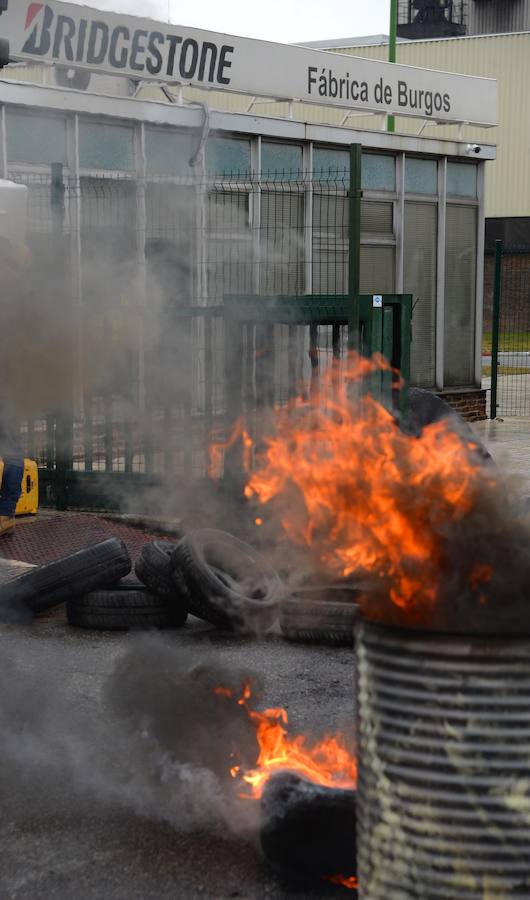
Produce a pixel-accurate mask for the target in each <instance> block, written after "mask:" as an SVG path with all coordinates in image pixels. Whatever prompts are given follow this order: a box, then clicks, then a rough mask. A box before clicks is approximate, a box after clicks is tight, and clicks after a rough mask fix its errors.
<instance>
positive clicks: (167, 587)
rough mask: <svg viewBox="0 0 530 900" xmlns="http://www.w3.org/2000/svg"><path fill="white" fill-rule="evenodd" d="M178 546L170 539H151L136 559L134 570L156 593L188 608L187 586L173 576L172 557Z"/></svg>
mask: <svg viewBox="0 0 530 900" xmlns="http://www.w3.org/2000/svg"><path fill="white" fill-rule="evenodd" d="M176 546H177V545H176V544H171V543H169V542H168V541H151V543H149V544H146V545H145V547H144V548H143V550H142V552H141V554H140V556H139V557H138V559H137V560H136V564H135V566H134V571H135V573H136V575H137V577H138V578H139V579H140V581H141V582H142V583H143V584H145V585H146V587H148V588H149V589H150V590H152V591H154V593H155V594H158V595H159V596H160V597H164V598H165V599H167V600H171V601H174V602H175V603H177V604H181V605H182V606H183V608H186V605H187V599H188V597H187V591H186V586H185V584H184V582H182V581H180V582H179V581H178V580H176V579H175V578H174V576H173V566H172V563H171V558H172V555H173V552H174V550H175V548H176Z"/></svg>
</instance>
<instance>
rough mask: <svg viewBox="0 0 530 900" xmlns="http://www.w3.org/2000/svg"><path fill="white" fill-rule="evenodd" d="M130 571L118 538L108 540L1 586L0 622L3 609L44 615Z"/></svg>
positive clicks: (114, 580)
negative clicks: (46, 611) (45, 612)
mask: <svg viewBox="0 0 530 900" xmlns="http://www.w3.org/2000/svg"><path fill="white" fill-rule="evenodd" d="M130 571H131V560H130V558H129V553H128V551H127V548H126V546H125V544H124V543H123V541H121V540H119V539H118V538H109V540H106V541H102V542H101V543H99V544H94V545H93V546H92V547H87V548H86V549H84V550H79V551H78V553H73V554H71V555H70V556H65V557H63V558H62V559H58V560H55V562H51V563H47V564H46V565H44V566H38V567H37V568H35V569H33V571H31V572H28V573H26V574H25V575H21V576H20V578H16V579H15V580H14V581H11V582H9V583H8V584H4V585H0V618H2V611H3V610H4V609H9V610H11V611H14V610H19V611H20V612H21V613H23V612H24V611H27V610H30V611H31V612H32V613H34V614H38V613H40V612H44V611H45V610H47V609H52V608H53V607H54V606H58V605H59V604H60V603H64V602H65V601H67V600H70V599H72V598H73V597H76V596H79V595H80V594H86V593H88V592H89V591H92V590H95V589H97V588H98V587H101V586H104V585H108V584H113V583H116V582H118V581H119V580H120V579H121V578H123V577H124V576H125V575H127V574H128V573H129V572H130Z"/></svg>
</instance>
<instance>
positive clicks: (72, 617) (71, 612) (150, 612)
mask: <svg viewBox="0 0 530 900" xmlns="http://www.w3.org/2000/svg"><path fill="white" fill-rule="evenodd" d="M66 611H67V616H68V622H69V623H70V625H74V626H75V627H77V628H92V629H95V630H98V631H127V630H131V629H145V628H178V627H179V626H181V625H183V624H184V622H185V621H186V618H187V613H186V611H183V610H175V609H174V607H173V606H172V605H170V604H168V603H167V602H165V601H164V600H162V599H161V598H160V597H159V596H157V595H156V594H152V593H151V592H150V591H149V590H147V588H145V587H144V586H143V585H141V584H140V583H139V582H138V583H136V584H135V583H131V581H130V580H129V579H124V580H123V581H122V582H121V584H119V585H118V586H117V587H115V588H112V589H107V590H99V591H91V592H90V593H88V594H86V595H85V596H84V597H78V598H76V599H75V600H71V601H70V602H69V603H68V604H67V607H66Z"/></svg>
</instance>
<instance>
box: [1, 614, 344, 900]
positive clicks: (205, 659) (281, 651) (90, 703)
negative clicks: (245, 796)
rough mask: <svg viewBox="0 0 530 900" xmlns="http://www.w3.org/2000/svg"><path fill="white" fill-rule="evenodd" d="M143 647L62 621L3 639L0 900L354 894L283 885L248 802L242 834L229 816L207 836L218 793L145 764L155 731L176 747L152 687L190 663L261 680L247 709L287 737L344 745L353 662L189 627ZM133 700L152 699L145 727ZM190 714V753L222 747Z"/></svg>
mask: <svg viewBox="0 0 530 900" xmlns="http://www.w3.org/2000/svg"><path fill="white" fill-rule="evenodd" d="M153 640H154V643H152V642H150V641H149V640H148V652H147V656H146V655H145V653H144V655H143V656H142V653H143V651H142V650H141V646H143V645H138V644H137V643H136V639H135V638H132V637H129V636H127V635H123V634H109V633H98V632H91V631H86V632H84V631H80V630H75V629H72V628H70V627H69V626H68V625H67V624H66V622H65V621H64V617H63V616H58V617H55V619H54V620H53V621H48V622H37V623H36V624H34V625H33V626H31V627H29V626H24V627H19V626H7V625H0V681H1V682H2V683H1V684H0V692H1V693H0V809H1V813H0V848H1V852H0V898H1V900H166V898H167V900H169V898H171V900H175V898H179V900H192V898H203V897H204V898H223V900H224V898H245V900H254V898H255V900H258V898H271V900H280V898H288V897H301V898H306V897H307V898H316V897H328V896H329V897H340V896H350V897H351V896H354V894H352V892H351V891H346V890H344V889H342V888H336V887H331V886H330V887H329V888H328V887H327V885H325V884H322V885H321V886H317V887H315V889H314V890H313V889H311V890H309V889H307V888H301V889H294V888H293V887H292V886H288V885H285V884H283V883H282V882H281V881H280V880H279V879H278V878H277V877H276V876H275V875H274V873H273V872H271V871H270V870H269V869H268V868H267V866H266V864H265V862H264V860H263V858H262V856H261V853H260V849H259V838H258V829H257V828H256V827H255V824H254V825H253V824H252V823H255V822H257V821H259V810H258V808H257V807H256V806H255V805H253V804H254V801H241V803H242V804H249V803H250V804H251V805H253V812H252V813H249V812H248V807H247V811H246V812H244V813H243V816H244V818H245V822H246V818H249V819H250V822H251V824H250V825H249V824H248V823H246V824H245V826H243V825H242V824H241V823H240V822H239V820H238V818H237V815H236V816H235V822H232V821H231V817H232V814H230V815H228V814H227V816H226V821H221V823H219V821H217V819H216V817H217V816H218V814H219V803H218V802H217V801H215V802H214V795H215V785H214V784H213V783H212V784H209V783H208V780H207V779H206V783H203V781H201V778H200V777H199V778H198V780H194V779H196V776H195V775H194V774H193V773H191V775H190V773H189V772H188V770H186V769H185V768H183V769H182V770H181V769H179V770H178V771H175V769H174V767H172V766H171V765H170V764H169V763H168V765H167V766H166V761H164V760H162V762H161V760H160V759H158V758H157V759H156V760H155V759H154V758H153V751H152V745H151V744H149V740H150V737H149V736H150V733H151V732H152V731H153V732H156V731H157V729H158V730H159V732H160V734H162V733H164V730H167V729H168V728H169V730H171V728H176V729H177V731H176V732H175V733H176V734H179V735H180V737H182V735H184V738H186V737H187V734H188V732H187V729H188V723H187V722H186V716H183V715H182V709H179V703H178V701H177V702H175V703H172V702H169V703H168V702H167V696H166V695H165V687H166V686H167V684H168V683H169V681H171V679H172V678H173V677H174V675H172V674H171V671H170V670H171V669H172V667H174V666H177V668H178V666H179V665H181V666H182V667H184V668H186V667H188V666H189V665H190V664H202V665H204V666H206V667H210V666H216V667H218V668H219V670H220V671H222V672H224V673H225V677H227V678H230V677H231V676H230V673H232V672H233V671H235V670H236V669H245V670H250V671H252V672H256V673H258V674H259V676H260V678H261V679H262V680H263V697H262V699H261V701H260V708H263V707H265V706H270V705H273V706H278V705H281V706H284V707H285V708H286V709H287V710H288V713H289V717H290V720H291V732H292V733H299V732H303V733H306V734H308V735H315V736H316V735H321V734H322V733H323V732H325V731H328V732H335V731H337V730H344V731H346V732H349V733H350V734H351V733H352V729H353V716H354V701H353V654H352V651H351V650H350V649H347V648H341V649H335V648H326V647H316V646H314V647H310V646H304V645H296V644H289V643H287V642H284V641H283V640H282V639H281V638H280V637H271V638H269V639H265V640H261V641H250V640H246V639H241V638H238V637H235V636H234V635H230V634H225V633H221V632H219V631H216V630H215V629H213V628H211V627H210V626H208V625H205V624H204V623H201V622H199V621H198V620H196V619H190V620H189V621H188V623H187V624H186V626H185V627H184V628H182V629H180V630H178V631H172V632H164V633H163V634H161V635H160V636H159V637H157V638H156V639H153ZM144 649H145V648H144ZM124 658H125V659H127V660H128V668H127V666H125V668H124V664H123V659H124ZM120 660H121V661H122V662H121V663H120ZM136 660H138V664H137V666H136V665H135V662H136ZM146 660H147V661H146ZM120 666H121V668H120ZM162 670H163V671H162ZM128 679H132V680H131V681H130V682H129V681H128ZM109 685H113V690H114V695H116V691H117V695H118V697H121V699H120V701H119V702H120V703H122V706H123V704H124V703H125V705H127V704H128V706H127V709H128V713H127V715H128V716H129V718H128V719H127V718H126V717H125V718H124V719H123V721H122V720H120V723H119V725H116V723H115V721H114V720H113V718H112V713H111V712H109V707H108V703H106V701H105V698H107V699H108V696H109ZM157 685H159V686H160V691H159V690H158V687H157ZM144 688H145V691H146V692H147V693H148V691H149V690H150V689H151V688H153V690H154V692H155V699H154V700H153V699H152V698H151V700H149V703H152V704H153V709H152V710H151V712H150V713H148V712H146V706H145V704H146V703H147V702H148V701H147V700H146V699H145V697H144V698H143V699H142V698H141V696H140V695H142V693H143V690H144ZM120 692H121V693H120ZM158 696H160V697H165V700H164V701H163V702H162V700H161V702H160V706H159V707H157V703H156V701H157V698H158ZM169 696H171V694H170V695H169ZM137 701H138V703H137ZM142 703H143V704H144V705H142ZM164 704H165V705H164ZM155 707H156V709H155ZM153 710H154V711H153ZM150 715H151V716H153V717H155V719H156V721H152V720H151V719H150ZM124 716H125V713H124ZM201 716H202V710H201V708H200V704H198V708H197V710H196V715H195V724H194V728H193V729H191V733H190V735H189V741H190V743H191V744H193V741H194V740H195V739H197V740H198V741H199V740H202V742H203V744H202V746H204V741H205V740H206V742H208V741H209V742H210V743H211V744H212V745H214V746H216V747H221V748H223V741H225V740H226V736H225V735H224V734H223V727H222V725H221V726H220V725H219V723H218V722H217V723H212V724H211V726H210V723H209V721H208V716H207V711H206V710H205V711H204V716H202V719H201ZM131 717H132V718H131ZM157 717H158V718H157ZM201 721H202V723H203V731H202V733H201V737H200V738H199V737H196V736H197V735H199V731H200V727H201V726H200V723H201ZM124 723H126V724H124ZM198 723H199V724H198ZM198 729H199V730H198ZM133 731H134V734H133ZM146 741H147V744H146V745H145V746H143V744H142V742H144V744H145V742H146ZM197 746H199V744H198V745H197ZM188 782H189V783H188ZM236 806H238V805H237V804H236ZM238 808H239V806H238ZM223 816H224V812H223V811H222V810H221V819H223Z"/></svg>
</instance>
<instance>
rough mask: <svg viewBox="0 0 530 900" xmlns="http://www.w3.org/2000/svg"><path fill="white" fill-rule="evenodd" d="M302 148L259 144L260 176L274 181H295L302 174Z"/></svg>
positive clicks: (293, 145) (288, 145)
mask: <svg viewBox="0 0 530 900" xmlns="http://www.w3.org/2000/svg"><path fill="white" fill-rule="evenodd" d="M302 168H303V166H302V148H301V147H298V146H296V144H276V143H268V142H267V141H263V142H262V144H261V174H262V175H263V177H264V178H271V179H274V180H275V181H292V180H293V179H294V180H295V181H296V180H298V179H300V174H301V172H302Z"/></svg>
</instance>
